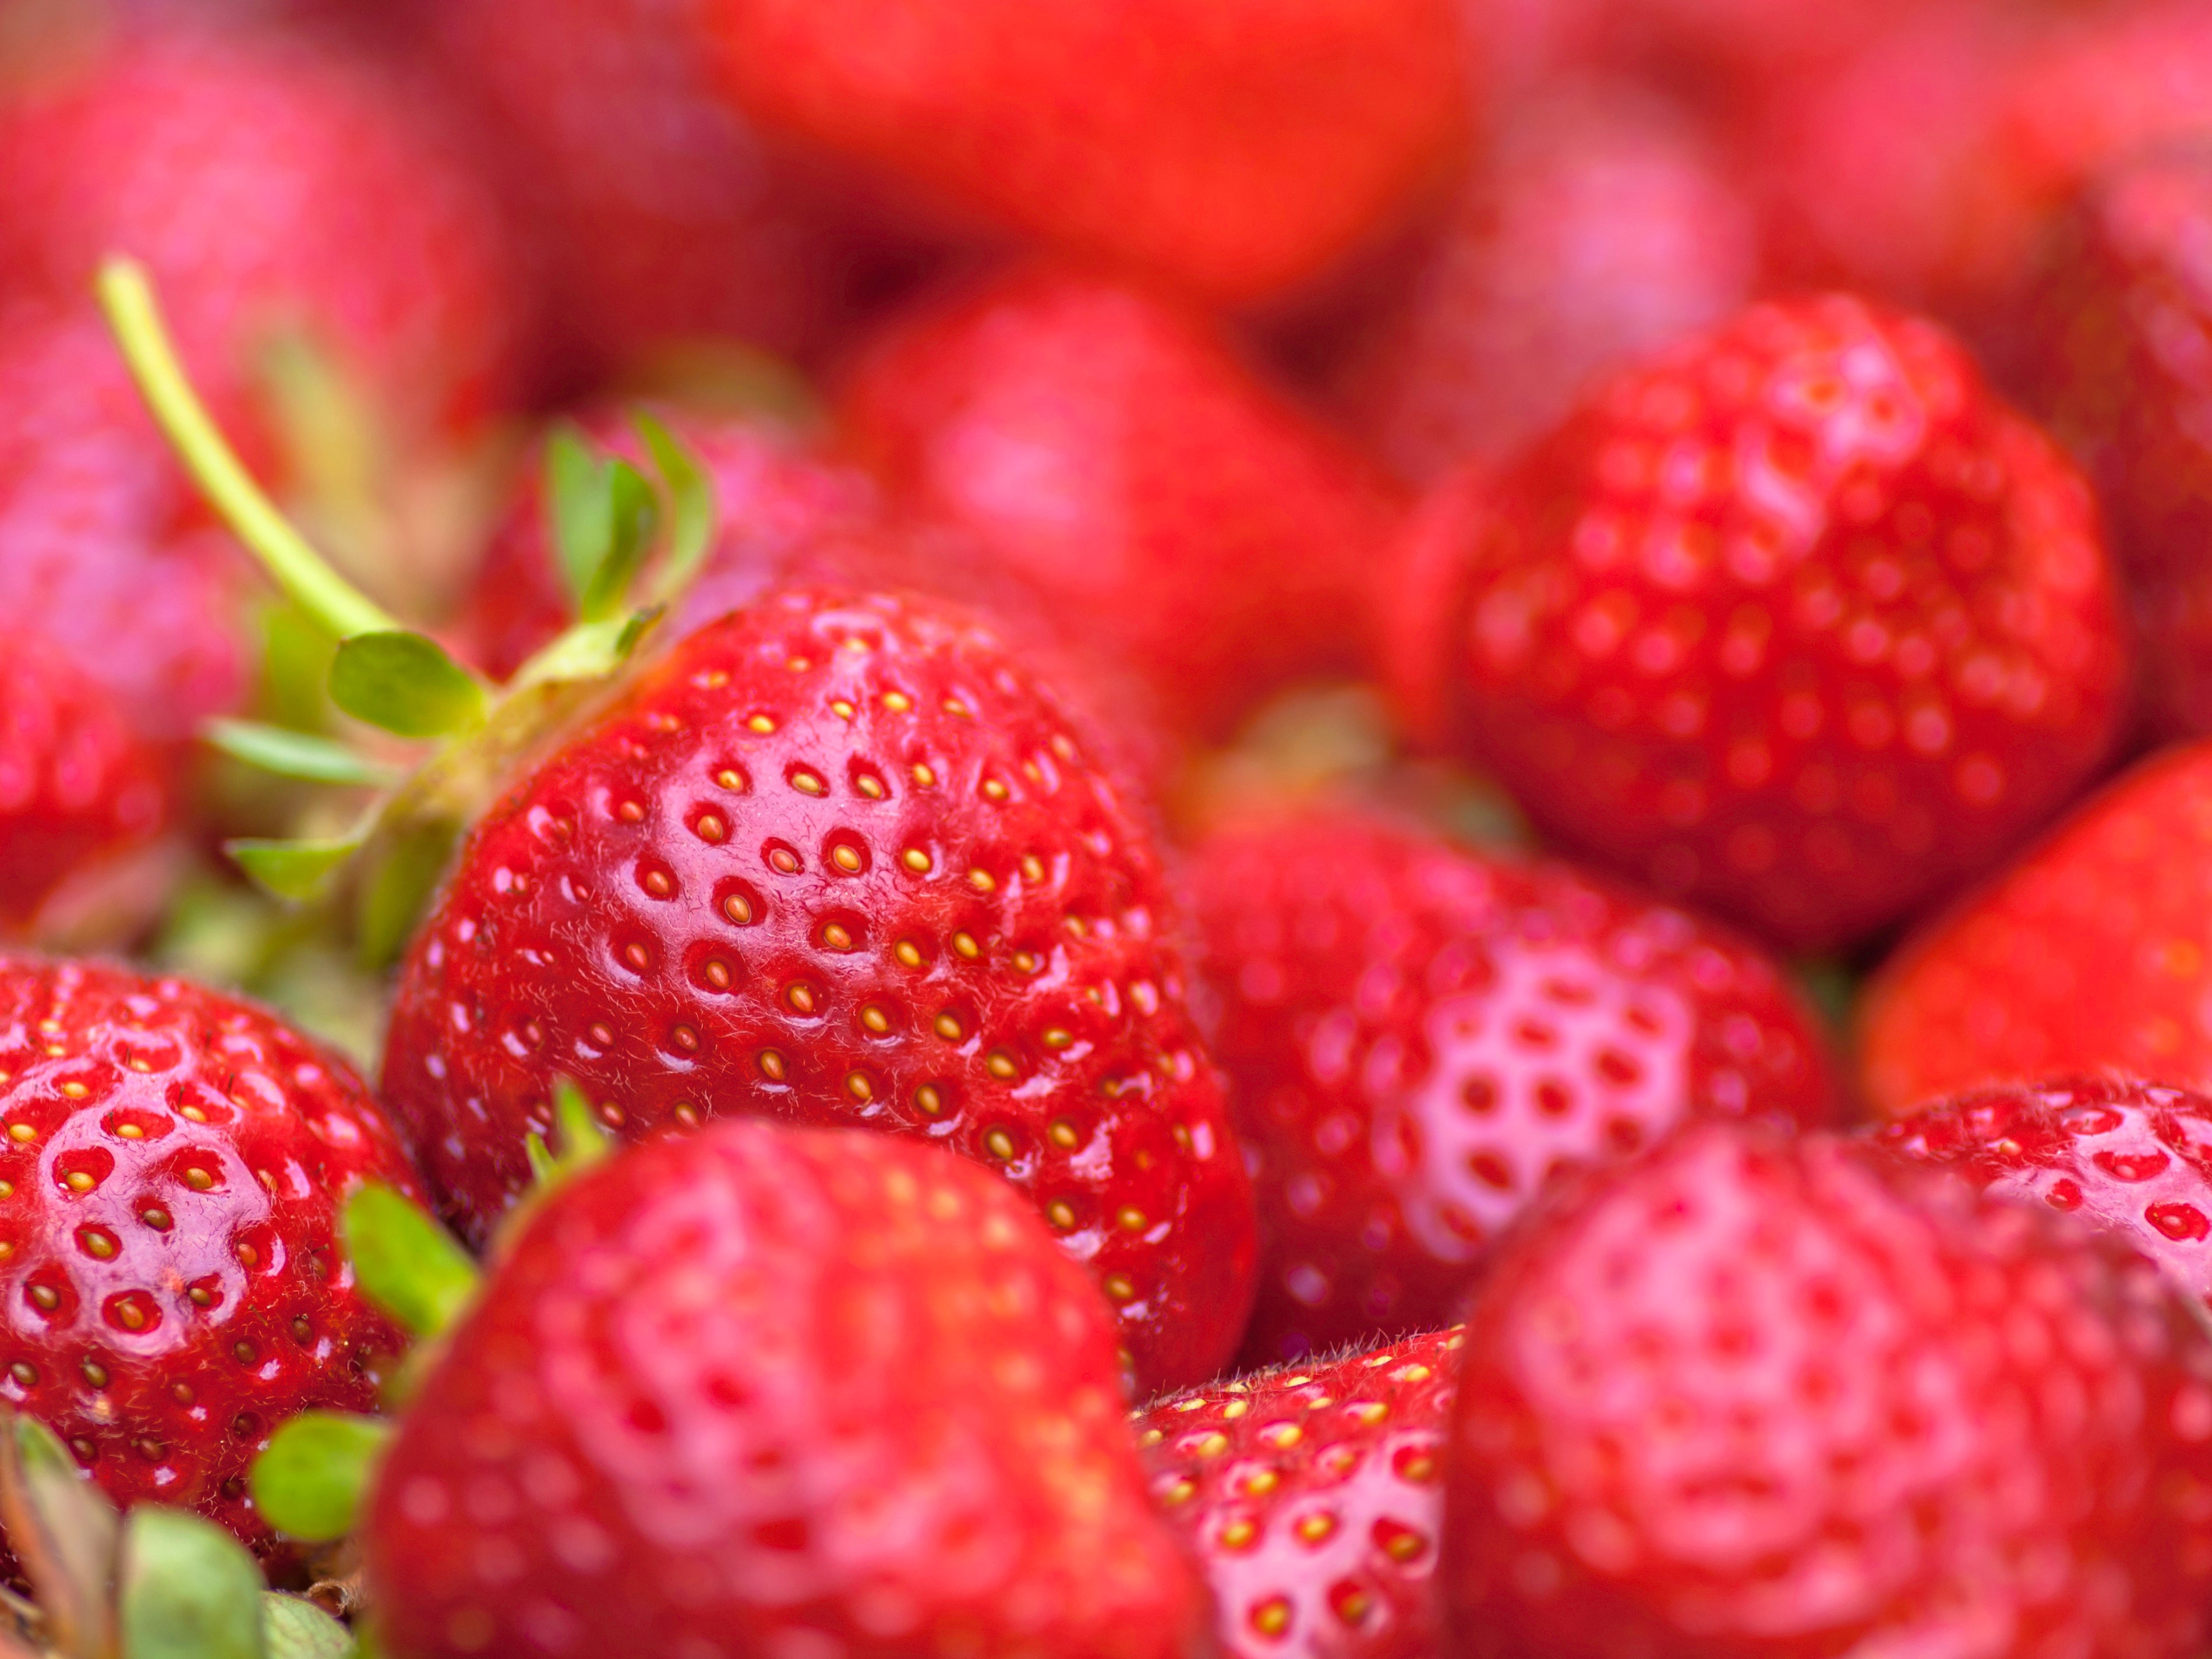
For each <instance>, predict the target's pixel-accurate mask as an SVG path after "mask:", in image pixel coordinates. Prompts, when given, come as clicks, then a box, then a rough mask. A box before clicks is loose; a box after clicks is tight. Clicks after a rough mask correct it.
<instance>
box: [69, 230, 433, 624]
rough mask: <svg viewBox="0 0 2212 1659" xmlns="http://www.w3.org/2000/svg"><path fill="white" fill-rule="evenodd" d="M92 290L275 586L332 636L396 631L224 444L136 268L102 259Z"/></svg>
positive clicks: (149, 399) (208, 488)
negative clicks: (291, 522)
mask: <svg viewBox="0 0 2212 1659" xmlns="http://www.w3.org/2000/svg"><path fill="white" fill-rule="evenodd" d="M98 287H99V293H100V309H101V310H103V311H105V312H106V313H107V325H108V327H109V328H110V329H112V331H114V334H115V341H116V343H117V344H118V346H120V347H121V348H122V350H123V359H124V361H125V362H126V363H128V364H129V365H130V366H131V378H132V379H133V380H136V381H137V383H138V390H139V392H141V393H142V394H143V396H144V397H145V399H146V403H147V405H148V406H149V408H150V409H152V410H153V411H154V418H155V420H156V421H158V422H161V430H162V431H163V432H165V433H166V434H167V435H168V439H169V442H170V444H171V445H172V446H173V447H174V448H175V450H176V452H177V453H178V454H179V456H180V457H181V458H182V459H183V460H184V463H185V468H186V469H187V470H188V471H190V472H191V475H192V477H193V478H194V479H195V480H196V481H197V483H198V484H199V487H200V489H201V491H202V493H203V494H204V495H206V496H207V498H208V501H210V503H211V504H212V505H213V506H214V507H215V509H216V512H218V513H221V514H222V517H223V520H224V522H225V523H227V524H228V525H229V526H230V527H231V529H232V530H233V531H234V532H236V534H237V536H238V538H239V540H240V541H241V542H244V543H245V544H246V547H247V548H248V549H249V550H251V551H252V554H253V556H255V557H256V558H258V559H259V560H260V561H261V562H262V565H263V567H264V568H265V569H267V571H268V572H269V574H270V576H272V577H274V578H275V579H276V585H277V586H280V587H282V588H283V590H284V592H286V593H287V594H288V595H289V596H290V598H291V599H293V601H294V602H295V604H297V605H299V606H300V608H301V610H303V611H307V614H308V615H310V616H312V617H314V618H315V620H316V621H317V622H319V623H322V625H323V626H324V627H325V628H327V629H330V630H331V633H333V634H335V635H337V636H338V637H339V638H340V639H350V638H351V637H352V636H353V635H356V634H376V633H383V632H386V631H388V630H392V629H398V627H399V624H398V623H397V622H396V621H394V620H393V619H392V617H390V616H388V615H386V612H385V611H384V610H383V609H382V607H380V605H377V603H376V602H375V601H374V599H370V598H369V597H368V595H367V594H365V593H363V592H361V590H360V589H359V588H356V586H354V585H353V584H352V583H351V582H349V581H348V580H346V579H345V578H344V577H343V576H341V575H339V574H338V573H337V571H335V570H333V569H332V568H331V566H330V564H329V562H328V561H326V560H325V558H324V557H323V556H322V555H321V554H319V553H318V552H316V551H315V550H314V549H313V548H312V547H310V546H309V545H308V544H307V540H306V538H303V537H302V536H301V534H300V532H298V531H296V530H295V529H293V528H292V526H290V525H289V523H287V522H286V521H285V519H284V515H283V513H279V512H278V511H277V510H276V506H275V504H274V503H273V502H271V501H270V499H269V497H268V496H267V495H264V494H263V493H262V489H261V486H260V485H258V484H257V483H254V482H253V477H252V474H251V473H249V472H247V471H246V468H245V466H244V465H243V464H241V463H240V460H239V459H238V455H237V453H236V452H235V451H234V450H233V449H232V448H231V447H230V445H229V444H228V443H227V442H226V441H224V439H223V435H222V433H221V432H220V431H219V430H217V429H216V423H215V418H214V417H213V416H210V414H209V413H208V410H207V405H206V404H204V403H202V402H201V401H200V397H199V393H197V392H195V391H193V390H192V384H191V380H188V379H187V378H186V377H185V370H184V366H183V364H181V363H180V362H178V360H177V351H176V347H175V346H174V345H173V344H172V343H171V342H170V339H169V331H168V330H167V328H166V327H165V326H164V325H162V322H161V307H160V306H159V305H158V304H157V303H156V302H155V298H154V289H153V285H152V283H149V282H148V280H147V278H146V271H145V268H144V267H143V266H142V265H140V264H137V263H136V262H135V261H133V260H130V259H110V260H108V261H107V262H106V264H103V265H102V266H101V267H100V281H99V284H98Z"/></svg>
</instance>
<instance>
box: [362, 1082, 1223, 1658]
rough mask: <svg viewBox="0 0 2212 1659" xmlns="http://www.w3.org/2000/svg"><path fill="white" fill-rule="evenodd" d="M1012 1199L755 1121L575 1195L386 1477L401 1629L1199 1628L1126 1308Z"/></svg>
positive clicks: (380, 1608)
mask: <svg viewBox="0 0 2212 1659" xmlns="http://www.w3.org/2000/svg"><path fill="white" fill-rule="evenodd" d="M1026 1209H1027V1206H1024V1205H1023V1204H1022V1203H1021V1201H1020V1200H1018V1199H1016V1198H1014V1197H1013V1196H1012V1194H1008V1193H1007V1192H1006V1189H1005V1188H1004V1187H1002V1186H1001V1185H1000V1183H998V1182H995V1181H994V1180H992V1179H991V1178H989V1177H988V1176H984V1175H982V1174H981V1173H979V1172H977V1171H975V1170H972V1169H969V1168H968V1167H965V1166H964V1165H963V1164H960V1163H959V1162H957V1160H955V1159H952V1158H945V1157H942V1156H940V1155H939V1154H938V1153H936V1152H931V1151H928V1150H927V1149H925V1148H922V1147H919V1146H902V1145H899V1144H897V1143H895V1142H893V1141H890V1140H888V1139H884V1138H882V1137H879V1136H873V1135H862V1134H856V1133H850V1132H842V1133H826V1132H823V1131H818V1130H789V1129H783V1128H778V1127H770V1126H769V1125H766V1124H757V1123H728V1122H725V1123H718V1124H715V1125H714V1126H713V1127H710V1128H708V1129H706V1130H704V1131H702V1133H698V1134H696V1135H691V1136H684V1137H680V1138H667V1139H660V1140H659V1141H656V1142H654V1143H653V1144H652V1145H650V1146H646V1147H644V1148H642V1149H641V1150H639V1151H638V1152H634V1153H631V1154H629V1156H627V1157H624V1158H618V1159H617V1160H615V1161H614V1162H612V1163H611V1164H605V1165H604V1166H602V1167H601V1168H600V1169H599V1170H597V1171H595V1172H593V1173H592V1174H590V1175H587V1176H583V1177H581V1178H580V1179H579V1180H577V1181H576V1182H574V1184H572V1185H570V1186H568V1188H564V1189H563V1190H562V1191H561V1192H560V1193H558V1194H556V1196H555V1197H554V1198H552V1199H551V1200H550V1201H549V1202H548V1203H547V1205H546V1206H545V1208H544V1211H543V1212H540V1213H539V1214H538V1215H536V1216H534V1217H532V1219H531V1221H530V1224H529V1225H528V1226H527V1227H526V1229H525V1231H523V1233H522V1235H521V1237H520V1238H519V1239H518V1240H516V1241H515V1243H514V1244H513V1249H512V1250H511V1252H510V1253H509V1254H508V1255H506V1256H505V1257H504V1258H503V1260H502V1261H501V1263H500V1264H499V1267H498V1269H497V1271H496V1273H495V1276H494V1277H493V1279H492V1280H491V1282H490V1283H489V1285H488V1286H487V1288H486V1290H485V1292H484V1295H483V1300H482V1301H481V1303H480V1304H478V1306H477V1310H476V1311H475V1313H474V1314H473V1315H472V1316H470V1317H469V1318H468V1319H467V1320H466V1322H465V1323H463V1324H462V1325H461V1326H460V1328H459V1329H458V1330H457V1331H456V1332H455V1333H454V1334H453V1340H452V1346H451V1347H450V1348H449V1349H448V1350H447V1352H446V1354H445V1356H444V1358H443V1359H442V1360H441V1363H440V1364H439V1365H438V1367H437V1369H436V1370H435V1371H433V1372H432V1373H431V1374H430V1375H429V1376H428V1377H427V1378H426V1379H425V1380H424V1382H423V1384H422V1391H421V1393H420V1395H418V1397H417V1398H416V1401H415V1402H414V1404H413V1406H412V1407H411V1408H410V1411H409V1412H408V1413H407V1415H406V1417H405V1418H404V1419H403V1421H402V1424H401V1427H400V1430H399V1433H398V1438H397V1439H396V1441H395V1442H394V1443H393V1444H392V1449H391V1450H390V1452H389V1454H388V1455H387V1457H386V1461H385V1462H384V1465H383V1468H382V1470H381V1472H380V1475H379V1478H378V1484H377V1487H376V1490H375V1493H374V1497H373V1498H372V1500H371V1507H370V1510H369V1512H368V1520H367V1527H366V1531H365V1534H364V1541H365V1544H366V1547H367V1552H368V1577H369V1583H370V1587H371V1590H372V1594H373V1596H374V1604H375V1607H376V1619H377V1623H378V1635H379V1638H380V1642H381V1644H383V1646H384V1649H385V1650H386V1651H391V1652H394V1653H397V1654H401V1655H404V1656H408V1659H443V1656H447V1655H463V1654H476V1653H484V1652H492V1653H502V1654H506V1653H513V1654H522V1653H607V1654H613V1653H622V1654H624V1655H631V1656H635V1659H690V1656H693V1655H703V1654H708V1653H726V1652H732V1651H735V1650H738V1648H737V1647H736V1646H735V1645H734V1644H742V1647H743V1650H744V1651H749V1652H756V1653H761V1654H789V1655H794V1656H796V1655H805V1654H814V1653H824V1654H826V1653H830V1652H836V1653H840V1654H847V1655H851V1656H853V1659H893V1656H904V1655H911V1654H922V1653H931V1654H940V1653H953V1652H965V1653H975V1654H1008V1655H1012V1654H1039V1655H1042V1654H1051V1655H1054V1656H1056V1659H1058V1656H1064V1659H1179V1656H1182V1655H1184V1654H1187V1653H1188V1652H1190V1651H1192V1650H1193V1648H1192V1644H1193V1642H1194V1639H1195V1638H1198V1637H1199V1634H1200V1630H1201V1628H1202V1621H1203V1620H1204V1618H1205V1601H1204V1595H1203V1592H1202V1590H1201V1589H1200V1586H1199V1585H1198V1583H1197V1582H1196V1575H1195V1574H1194V1572H1193V1571H1192V1570H1191V1567H1190V1565H1189V1563H1188V1560H1187V1559H1184V1557H1183V1556H1182V1553H1181V1552H1180V1551H1178V1550H1177V1549H1176V1545H1175V1541H1174V1539H1173V1537H1172V1535H1171V1534H1170V1533H1169V1531H1168V1530H1167V1528H1164V1526H1163V1525H1162V1524H1161V1523H1160V1522H1159V1521H1158V1519H1157V1518H1156V1517H1155V1516H1153V1514H1152V1511H1151V1508H1150V1505H1149V1504H1147V1502H1146V1494H1145V1489H1144V1474H1143V1471H1142V1468H1141V1467H1140V1465H1139V1461H1138V1458H1137V1456H1136V1453H1135V1449H1134V1448H1133V1446H1132V1445H1131V1444H1130V1442H1129V1439H1128V1436H1127V1430H1126V1428H1125V1427H1124V1425H1123V1423H1122V1420H1121V1409H1120V1407H1121V1395H1120V1392H1119V1389H1117V1387H1116V1383H1115V1358H1114V1331H1113V1325H1112V1322H1111V1321H1110V1320H1109V1318H1108V1316H1107V1315H1106V1312H1105V1310H1104V1309H1103V1307H1102V1306H1101V1305H1100V1304H1099V1303H1098V1301H1097V1297H1095V1296H1094V1295H1093V1294H1092V1292H1091V1289H1090V1287H1089V1285H1088V1284H1087V1283H1086V1282H1085V1279H1084V1277H1083V1274H1082V1273H1081V1272H1080V1271H1079V1269H1078V1268H1076V1267H1074V1266H1073V1264H1072V1263H1070V1262H1069V1261H1067V1260H1066V1258H1065V1257H1064V1256H1063V1255H1060V1252H1058V1251H1056V1250H1054V1249H1053V1248H1052V1247H1051V1244H1050V1243H1049V1242H1048V1239H1047V1237H1046V1236H1045V1234H1044V1233H1043V1231H1042V1230H1041V1229H1040V1228H1039V1226H1038V1225H1037V1223H1036V1220H1035V1219H1034V1218H1032V1217H1031V1216H1030V1215H1029V1214H1028V1213H1026ZM491 1425H496V1427H495V1428H493V1427H492V1426H491Z"/></svg>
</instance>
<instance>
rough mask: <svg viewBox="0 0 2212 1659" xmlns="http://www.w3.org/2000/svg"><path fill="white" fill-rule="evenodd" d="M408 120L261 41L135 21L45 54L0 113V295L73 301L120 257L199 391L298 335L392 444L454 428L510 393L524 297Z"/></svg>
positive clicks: (489, 218) (461, 187)
mask: <svg viewBox="0 0 2212 1659" xmlns="http://www.w3.org/2000/svg"><path fill="white" fill-rule="evenodd" d="M423 104H424V100H423V97H422V89H421V88H419V87H416V86H413V85H412V84H411V83H406V82H399V81H397V80H392V79H389V78H387V77H386V76H382V75H381V74H380V72H379V71H378V70H377V69H376V68H375V67H374V65H373V64H369V63H368V61H367V60H353V59H348V58H342V57H340V56H339V55H337V54H336V53H334V52H327V51H325V50H322V49H320V48H319V47H318V46H315V45H313V43H311V42H310V40H308V39H307V37H305V36H304V35H299V34H293V33H278V32H276V31H265V32H253V31H242V30H232V31H219V30H216V29H211V28H207V29H204V28H196V27H191V26H190V25H189V24H185V23H179V24H178V25H176V26H173V27H164V26H159V25H155V24H153V23H151V22H148V21H141V22H139V23H137V24H136V25H134V26H132V27H128V28H124V29H118V30H117V31H115V32H114V34H113V38H112V40H111V41H110V42H109V44H108V45H107V46H106V47H105V48H104V49H102V50H100V51H97V52H91V53H89V54H83V55H80V54H76V53H67V52H63V53H56V54H54V55H53V56H52V59H51V60H50V61H43V62H41V63H39V64H33V65H30V66H27V70H26V74H25V76H23V77H22V79H21V82H20V83H18V84H15V85H13V86H11V88H9V92H8V93H7V94H6V95H5V97H4V99H0V180H4V181H5V183H4V186H0V289H4V290H6V291H10V292H15V293H24V292H33V293H40V294H46V295H66V296H68V297H69V298H70V299H71V300H76V299H77V298H78V297H79V296H81V295H82V294H83V292H84V290H85V288H86V286H87V285H88V283H90V281H91V279H92V276H93V273H94V270H95V269H96V267H97V265H98V264H99V262H100V260H101V259H102V258H106V257H108V256H109V255H111V254H113V253H116V252H128V253H130V254H131V256H133V257H134V258H138V259H140V260H142V261H143V262H144V263H145V264H148V265H149V266H150V267H151V268H152V269H153V270H155V272H156V274H157V275H158V276H159V277H160V279H161V284H162V292H163V296H164V299H165V301H166V302H167V306H168V307H169V309H170V312H171V313H172V317H173V321H174V322H175V324H176V325H177V328H178V331H179V335H180V336H181V337H182V338H183V339H184V340H185V343H186V347H187V349H188V351H189V352H190V354H191V356H192V357H193V360H194V362H196V364H197V365H198V366H199V368H200V373H201V374H203V375H204V377H206V378H207V379H208V380H209V381H210V384H211V385H212V386H215V387H216V389H217V390H219V391H220V390H235V389H236V388H239V387H240V386H246V385H250V384H252V383H253V382H254V380H255V377H256V376H257V375H258V374H259V373H260V372H262V370H263V369H264V368H265V362H264V353H265V351H266V349H267V347H268V345H269V343H270V340H271V339H272V337H276V335H279V334H282V333H283V332H286V331H295V330H305V331H307V333H308V335H309V337H310V338H311V339H312V341H313V343H314V344H315V345H316V346H317V347H319V349H322V350H324V351H325V352H327V353H329V354H331V356H333V357H334V358H335V360H336V362H337V364H338V365H339V367H340V368H343V370H344V371H345V372H347V373H348V374H349V375H350V376H351V377H353V378H354V379H356V380H358V381H359V383H360V384H361V385H362V386H364V387H368V388H373V390H374V394H375V402H376V407H377V409H378V410H379V412H380V415H381V416H384V417H385V418H386V420H388V422H390V424H391V427H392V432H393V434H395V435H398V436H400V437H402V438H409V437H415V436H419V435H423V434H425V433H428V432H430V431H433V430H435V428H438V427H440V426H441V425H445V424H450V423H453V422H465V421H468V420H472V419H474V418H475V417H477V416H480V415H482V414H483V413H485V412H486V411H487V410H492V409H496V408H498V407H499V406H501V404H503V403H504V402H505V401H506V400H507V396H508V394H509V393H510V392H511V391H512V390H513V382H514V380H515V379H516V376H517V373H518V368H519V364H518V357H519V353H520V349H521V346H522V344H523V340H522V330H523V328H524V326H525V325H526V323H527V320H528V317H527V313H528V312H529V310H530V307H531V301H530V296H529V295H528V293H527V291H526V289H523V287H522V286H521V284H520V280H519V277H518V273H517V270H516V267H515V264H514V258H513V249H512V247H511V246H510V245H509V242H508V240H507V236H506V234H505V225H504V221H503V218H502V216H501V208H500V204H499V201H498V199H497V197H496V196H495V194H494V193H493V192H492V191H490V190H489V188H488V187H487V186H486V185H485V184H484V183H483V181H482V180H481V179H478V178H477V176H476V175H475V174H474V173H472V172H471V170H470V168H469V167H468V165H467V162H466V158H465V155H464V154H463V153H462V151H461V150H460V149H459V144H458V142H457V141H453V140H451V139H449V138H448V137H447V136H446V135H445V134H443V133H442V132H441V131H440V130H439V129H438V127H437V126H436V125H435V122H434V121H433V120H432V119H431V118H430V117H429V115H428V112H426V111H425V109H424V107H423Z"/></svg>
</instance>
